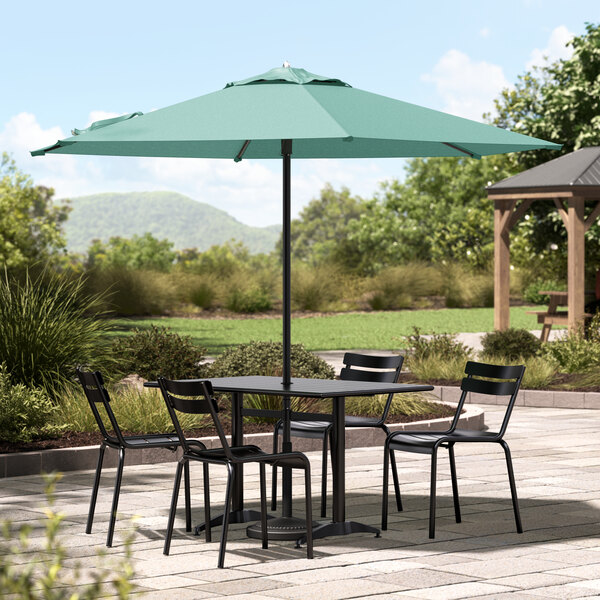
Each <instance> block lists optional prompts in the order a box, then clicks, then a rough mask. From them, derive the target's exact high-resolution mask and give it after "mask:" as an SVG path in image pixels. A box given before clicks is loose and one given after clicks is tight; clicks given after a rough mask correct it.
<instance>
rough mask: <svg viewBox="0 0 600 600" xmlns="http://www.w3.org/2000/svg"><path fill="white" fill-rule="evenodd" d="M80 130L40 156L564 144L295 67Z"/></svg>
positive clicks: (257, 154) (337, 152) (298, 154)
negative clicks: (286, 142) (287, 146)
mask: <svg viewBox="0 0 600 600" xmlns="http://www.w3.org/2000/svg"><path fill="white" fill-rule="evenodd" d="M73 133H75V134H76V135H73V136H72V137H69V138H66V139H64V140H60V141H58V142H57V143H56V144H53V145H52V146H48V147H46V148H41V149H40V150H35V151H34V152H32V154H33V155H34V156H37V155H41V154H98V155H108V156H165V157H179V158H183V157H185V158H190V157H195V158H229V159H236V158H238V159H239V158H241V157H242V156H243V158H281V140H282V139H290V140H293V151H292V152H293V157H294V158H381V157H408V156H411V157H412V156H464V155H465V154H466V155H469V156H472V157H475V158H478V157H480V156H483V155H486V154H502V153H505V152H518V151H522V150H533V149H539V148H546V149H557V150H558V149H559V148H560V145H559V144H553V143H551V142H546V141H544V140H539V139H536V138H532V137H528V136H525V135H521V134H518V133H513V132H511V131H507V130H505V129H500V128H498V127H493V126H491V125H485V124H483V123H478V122H476V121H471V120H469V119H463V118H461V117H455V116H453V115H448V114H446V113H443V112H439V111H435V110H431V109H428V108H424V107H421V106H417V105H415V104H409V103H407V102H402V101H400V100H394V99H392V98H388V97H385V96H380V95H378V94H372V93H370V92H365V91H362V90H359V89H356V88H353V87H351V86H350V85H348V84H347V83H344V82H343V81H340V80H339V79H333V78H327V77H320V76H318V75H314V74H312V73H309V72H307V71H305V70H304V69H295V68H291V67H280V68H277V69H272V70H271V71H268V72H267V73H265V74H263V75H258V76H256V77H251V78H249V79H246V80H243V81H237V82H233V83H229V84H227V86H225V88H224V89H222V90H219V91H217V92H214V93H211V94H206V95H204V96H200V97H198V98H194V99H192V100H188V101H186V102H181V103H179V104H174V105H172V106H169V107H167V108H163V109H160V110H156V111H153V112H150V113H146V114H144V115H142V114H141V113H132V114H130V115H125V116H124V117H118V118H117V119H107V120H105V121H99V122H97V123H94V124H93V125H92V126H91V127H89V128H88V129H85V130H74V131H73Z"/></svg>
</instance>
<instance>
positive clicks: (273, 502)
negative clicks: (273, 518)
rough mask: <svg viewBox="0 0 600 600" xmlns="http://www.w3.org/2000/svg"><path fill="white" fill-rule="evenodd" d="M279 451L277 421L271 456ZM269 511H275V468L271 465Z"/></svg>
mask: <svg viewBox="0 0 600 600" xmlns="http://www.w3.org/2000/svg"><path fill="white" fill-rule="evenodd" d="M278 449H279V421H278V422H277V423H276V424H275V429H274V430H273V454H277V450H278ZM271 510H272V511H275V510H277V467H276V466H275V465H273V479H272V481H271Z"/></svg>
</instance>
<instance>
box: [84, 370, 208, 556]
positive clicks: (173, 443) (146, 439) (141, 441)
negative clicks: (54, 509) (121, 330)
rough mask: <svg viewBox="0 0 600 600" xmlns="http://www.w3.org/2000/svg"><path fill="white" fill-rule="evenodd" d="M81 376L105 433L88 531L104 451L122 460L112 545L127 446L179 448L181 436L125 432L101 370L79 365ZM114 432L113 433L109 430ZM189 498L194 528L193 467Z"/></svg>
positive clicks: (111, 526) (109, 540)
mask: <svg viewBox="0 0 600 600" xmlns="http://www.w3.org/2000/svg"><path fill="white" fill-rule="evenodd" d="M77 376H78V377H79V381H80V382H81V385H82V387H83V391H84V392H85V395H86V398H87V400H88V402H89V404H90V408H91V409H92V413H93V414H94V417H95V419H96V422H97V423H98V428H99V429H100V433H101V434H102V436H103V437H104V439H103V440H102V443H101V444H100V449H99V454H98V465H97V467H96V478H95V479H94V487H93V488H92V498H91V501H90V510H89V514H88V520H87V525H86V528H85V532H86V533H92V523H93V521H94V512H95V510H96V499H97V497H98V487H99V486H100V475H101V473H102V463H103V461H104V452H105V450H106V448H107V447H109V448H114V449H115V450H118V451H119V463H118V466H117V475H116V478H115V487H114V492H113V501H112V508H111V512H110V521H109V525H108V537H107V539H106V545H107V546H108V547H109V548H110V547H111V546H112V543H113V535H114V531H115V521H116V519H117V507H118V504H119V494H120V491H121V480H122V478H123V464H124V461H125V450H126V449H129V450H140V449H143V448H169V449H171V450H173V451H175V450H176V449H177V448H178V446H179V445H180V442H179V438H178V437H177V435H176V434H173V433H164V434H162V433H159V434H150V435H127V436H126V435H123V432H122V431H121V428H120V427H119V424H118V423H117V419H116V417H115V414H114V412H113V410H112V408H111V405H110V396H109V394H108V391H107V390H106V387H105V386H104V379H103V378H102V375H101V374H100V372H99V371H95V372H92V371H84V370H83V369H81V368H78V369H77ZM98 406H102V407H103V408H104V411H105V413H106V416H107V417H108V422H107V423H105V421H104V419H103V417H102V415H101V414H100V411H99V410H98ZM111 430H112V432H113V435H111V434H110V433H109V431H111ZM190 442H191V443H193V444H195V445H197V446H199V447H201V448H206V446H205V445H204V444H203V443H202V442H200V441H198V440H191V441H190ZM185 501H186V514H187V515H188V519H187V521H186V527H187V530H188V531H191V530H192V520H191V512H190V486H189V469H186V472H185Z"/></svg>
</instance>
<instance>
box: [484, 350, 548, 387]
mask: <svg viewBox="0 0 600 600" xmlns="http://www.w3.org/2000/svg"><path fill="white" fill-rule="evenodd" d="M481 359H482V360H484V361H485V362H487V363H491V364H493V365H516V364H519V365H525V375H523V385H522V387H524V388H527V389H530V390H537V389H546V388H547V387H548V386H549V385H550V384H551V383H552V381H553V380H554V378H555V376H556V363H555V362H554V361H553V360H549V359H548V358H545V357H543V356H528V357H524V356H519V357H517V358H507V357H505V356H494V355H490V354H485V355H483V356H482V357H481Z"/></svg>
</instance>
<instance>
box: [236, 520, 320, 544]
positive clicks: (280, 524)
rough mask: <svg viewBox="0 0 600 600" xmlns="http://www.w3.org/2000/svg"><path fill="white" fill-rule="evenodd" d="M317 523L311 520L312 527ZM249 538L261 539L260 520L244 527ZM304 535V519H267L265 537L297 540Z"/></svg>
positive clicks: (276, 539)
mask: <svg viewBox="0 0 600 600" xmlns="http://www.w3.org/2000/svg"><path fill="white" fill-rule="evenodd" d="M318 525H319V523H316V522H314V521H313V529H314V528H315V527H317V526H318ZM246 535H247V536H248V537H249V538H255V539H259V540H260V539H262V530H261V526H260V522H258V523H254V524H253V525H249V526H248V527H247V528H246ZM305 536H306V520H305V519H297V518H296V517H276V518H275V519H269V520H268V521H267V537H268V538H269V539H270V540H273V541H285V540H297V539H299V538H301V537H305Z"/></svg>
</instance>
